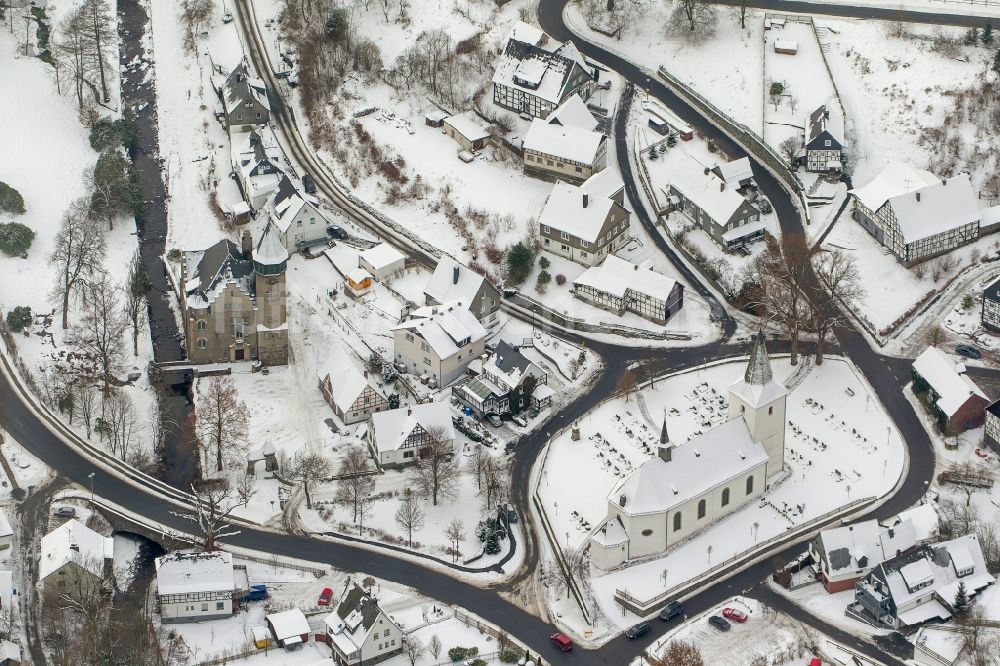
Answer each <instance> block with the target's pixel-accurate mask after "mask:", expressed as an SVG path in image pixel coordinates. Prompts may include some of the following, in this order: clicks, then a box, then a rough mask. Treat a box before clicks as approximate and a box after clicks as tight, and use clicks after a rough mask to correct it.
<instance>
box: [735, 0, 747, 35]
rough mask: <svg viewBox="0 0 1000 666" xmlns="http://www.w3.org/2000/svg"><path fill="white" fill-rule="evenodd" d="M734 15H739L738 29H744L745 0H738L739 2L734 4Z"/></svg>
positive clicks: (745, 19)
mask: <svg viewBox="0 0 1000 666" xmlns="http://www.w3.org/2000/svg"><path fill="white" fill-rule="evenodd" d="M734 8H735V11H736V15H737V16H739V17H740V30H746V27H747V0H740V1H739V4H737V5H735V7H734Z"/></svg>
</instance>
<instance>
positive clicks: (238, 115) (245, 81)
mask: <svg viewBox="0 0 1000 666" xmlns="http://www.w3.org/2000/svg"><path fill="white" fill-rule="evenodd" d="M219 94H220V95H221V97H222V110H223V113H224V114H225V118H226V127H228V128H229V133H230V134H233V133H235V132H247V131H250V130H251V129H253V128H254V127H259V126H261V125H267V123H268V122H270V120H271V103H270V102H269V101H268V99H267V87H266V86H265V85H264V82H263V81H262V80H260V79H259V78H257V77H255V76H253V75H252V74H251V73H250V66H249V64H247V61H246V58H244V59H243V60H241V61H240V64H238V65H237V66H236V68H235V69H233V71H232V72H231V73H230V74H229V76H227V77H226V80H225V83H224V84H223V85H222V88H221V90H220V91H219Z"/></svg>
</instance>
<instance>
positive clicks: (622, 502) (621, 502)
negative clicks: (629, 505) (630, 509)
mask: <svg viewBox="0 0 1000 666" xmlns="http://www.w3.org/2000/svg"><path fill="white" fill-rule="evenodd" d="M625 499H626V498H625V496H624V495H620V496H619V497H618V506H625Z"/></svg>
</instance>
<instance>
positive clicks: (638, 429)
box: [539, 358, 905, 626]
mask: <svg viewBox="0 0 1000 666" xmlns="http://www.w3.org/2000/svg"><path fill="white" fill-rule="evenodd" d="M772 362H773V365H774V373H775V377H776V378H777V379H778V380H779V381H787V379H788V378H789V377H790V376H791V375H792V368H791V366H790V365H789V364H788V361H787V359H785V358H781V359H774V360H773V361H772ZM744 365H745V363H744V362H731V363H723V364H720V365H714V366H711V367H708V368H707V369H699V370H694V371H690V372H687V373H683V374H678V375H674V376H671V377H669V378H666V379H662V380H658V381H657V382H656V383H655V388H652V389H649V388H647V389H644V390H643V391H642V392H641V401H642V402H640V400H639V399H638V398H636V397H634V396H633V397H630V398H629V399H628V400H627V401H626V400H623V399H616V400H612V401H610V402H607V403H604V404H603V405H601V406H600V407H598V408H596V409H595V410H593V411H592V412H591V413H589V414H588V415H586V416H585V417H583V418H581V419H580V421H579V424H580V429H581V435H582V437H581V439H580V441H578V442H574V441H572V440H571V438H570V433H569V431H566V432H565V433H562V434H561V435H559V436H557V437H556V438H554V439H553V441H552V443H551V444H550V447H549V451H548V456H547V459H546V460H545V466H544V468H543V469H542V471H541V479H540V487H539V493H540V495H541V499H542V502H543V504H544V506H545V510H546V512H547V514H548V516H549V519H550V520H551V521H552V523H553V528H554V530H555V532H556V534H559V535H563V534H567V535H568V536H567V537H566V543H565V544H563V543H560V546H564V545H565V546H566V547H567V548H569V549H570V550H573V549H576V548H578V547H580V546H581V545H582V544H583V543H584V542H585V540H586V539H587V537H588V536H589V534H590V532H591V531H592V529H593V528H595V527H596V526H597V525H598V524H599V522H600V520H601V519H602V518H604V516H605V515H606V513H607V495H608V493H609V492H610V491H611V489H612V487H613V486H614V485H615V483H616V482H618V481H619V480H620V479H622V478H624V477H625V476H627V475H628V474H629V473H630V472H631V471H632V470H634V469H635V468H636V466H638V465H639V464H641V463H642V462H643V461H645V460H647V459H649V458H650V457H652V456H653V455H654V454H655V449H656V442H657V438H658V436H659V427H660V423H661V420H662V414H664V410H666V414H667V429H668V431H669V432H670V437H671V441H674V442H683V441H686V440H687V439H689V438H690V437H691V436H693V435H695V434H698V433H699V432H703V431H705V430H706V429H708V428H710V427H712V426H715V425H718V424H719V423H722V422H724V421H725V420H726V419H727V418H728V416H727V415H728V413H727V411H726V405H727V404H728V398H727V388H728V386H729V385H730V384H731V383H732V382H733V381H735V380H736V379H737V378H738V377H739V376H741V375H742V373H743V370H744ZM643 403H644V404H645V408H643V407H642V404H643ZM787 409H788V411H787V417H788V422H789V424H788V428H787V434H786V443H785V446H786V455H785V463H786V467H787V469H788V472H787V476H786V478H785V480H784V481H782V482H780V483H779V484H778V485H777V486H776V487H774V488H772V489H771V490H770V491H769V492H768V493H766V494H765V495H764V497H763V498H762V500H761V501H760V502H759V503H756V504H750V505H747V506H745V507H743V508H742V509H740V510H739V511H737V512H736V513H734V514H732V515H730V516H728V517H726V518H724V519H722V520H721V521H719V522H718V523H716V524H715V525H714V526H712V527H711V528H709V529H707V530H704V531H702V532H701V533H699V534H698V535H696V536H694V537H692V538H691V539H689V540H687V541H685V542H683V543H681V544H679V545H678V546H676V547H674V548H673V549H671V550H670V551H668V553H667V554H666V555H665V556H664V557H662V558H659V559H656V560H653V561H649V562H644V563H642V564H637V565H634V566H630V567H626V568H624V569H621V570H619V571H613V572H609V573H604V572H599V571H597V570H593V571H592V574H593V576H594V578H593V580H592V586H593V589H594V591H595V594H596V597H597V601H598V603H599V604H600V606H601V608H602V610H603V611H604V613H605V614H606V616H607V617H608V618H609V620H610V621H611V622H619V623H622V626H624V625H625V624H627V623H628V622H629V621H631V620H630V618H628V617H626V618H622V617H621V613H620V609H618V608H617V606H616V605H615V603H614V602H613V595H614V592H615V590H616V589H625V590H628V591H629V592H632V593H634V594H638V595H639V596H642V597H645V596H651V594H652V591H658V590H663V589H667V588H670V587H672V586H674V585H677V584H678V583H681V582H683V581H687V580H694V579H696V578H697V576H698V575H699V574H700V573H701V572H703V571H705V570H706V569H708V568H710V567H711V566H712V565H713V564H717V563H719V562H722V561H723V560H726V559H728V558H729V557H732V556H733V555H735V554H738V553H741V552H744V551H746V550H748V549H751V548H753V546H754V544H755V543H757V542H761V541H764V540H766V539H769V538H771V537H773V536H776V535H779V534H781V533H783V532H785V531H786V530H788V529H790V528H792V527H794V526H796V525H801V524H802V523H804V522H806V521H808V520H810V519H812V518H815V517H817V516H820V515H822V514H825V513H827V512H829V511H832V510H835V509H837V508H838V507H840V506H843V505H845V504H847V503H849V502H850V501H853V500H857V499H859V498H863V497H881V496H882V495H884V494H885V493H887V492H888V491H889V490H890V489H891V488H892V487H893V486H894V485H895V483H896V479H897V478H898V477H899V474H900V473H901V471H902V469H903V465H904V455H905V453H904V449H903V446H902V442H901V441H900V438H899V435H898V434H897V433H896V432H895V430H894V429H893V428H892V425H891V421H890V420H889V419H888V417H887V416H886V415H885V413H884V412H883V411H882V408H881V406H880V404H879V403H878V401H877V399H876V398H875V397H874V396H871V395H870V394H869V393H868V390H867V385H866V384H865V383H864V382H863V381H862V380H861V379H860V378H859V377H858V376H857V375H856V374H855V372H854V371H853V369H852V368H851V366H850V365H849V364H848V363H846V362H844V361H842V360H839V359H836V358H828V359H827V360H826V361H825V362H824V363H823V365H822V366H819V367H816V368H814V369H813V370H812V371H811V372H810V373H809V374H808V376H806V378H805V379H804V380H803V381H802V383H801V384H799V385H798V386H797V387H795V388H794V390H793V391H792V392H791V394H790V395H789V398H788V407H787ZM643 411H645V412H646V413H648V414H649V416H650V418H649V419H647V418H646V417H645V416H644V415H643ZM629 431H630V432H631V433H632V434H631V435H629ZM887 438H888V442H887ZM570 467H572V469H573V470H574V474H572V475H566V474H562V473H560V472H559V470H564V469H568V468H570ZM581 488H586V489H587V490H586V492H581V491H580V489H581ZM709 546H711V552H710V553H709V555H708V556H707V557H706V552H707V551H708V547H709ZM664 571H667V572H668V575H667V578H666V580H664V578H663V572H664Z"/></svg>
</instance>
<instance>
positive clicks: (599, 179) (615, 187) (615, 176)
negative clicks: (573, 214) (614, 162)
mask: <svg viewBox="0 0 1000 666" xmlns="http://www.w3.org/2000/svg"><path fill="white" fill-rule="evenodd" d="M580 187H581V188H582V189H583V190H584V191H586V192H589V193H590V194H592V195H593V196H595V197H606V198H608V199H610V198H612V197H614V196H615V195H616V194H618V193H619V192H621V191H622V189H624V188H625V181H623V180H622V177H621V174H619V173H618V170H617V169H613V168H610V167H609V168H607V169H601V170H600V171H598V172H597V173H595V174H594V175H592V176H591V177H590V178H588V179H587V180H585V181H583V185H581V186H580Z"/></svg>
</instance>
